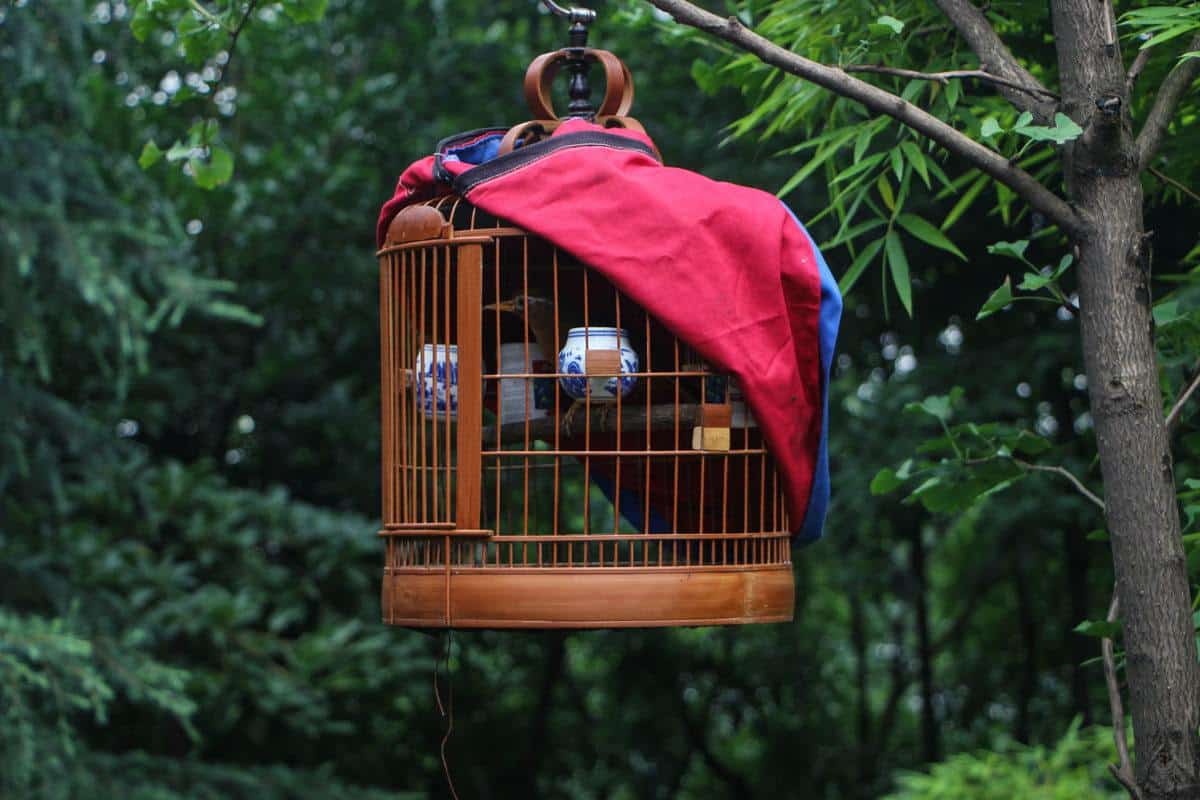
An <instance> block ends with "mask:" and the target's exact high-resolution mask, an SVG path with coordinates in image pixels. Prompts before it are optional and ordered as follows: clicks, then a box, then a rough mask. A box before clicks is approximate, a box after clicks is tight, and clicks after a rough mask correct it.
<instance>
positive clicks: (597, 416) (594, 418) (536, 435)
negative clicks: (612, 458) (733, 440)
mask: <svg viewBox="0 0 1200 800" xmlns="http://www.w3.org/2000/svg"><path fill="white" fill-rule="evenodd" d="M565 416H566V409H563V413H562V414H560V415H559V418H558V433H559V435H560V437H561V438H564V439H567V438H572V437H575V436H582V435H583V433H584V431H585V430H587V426H588V421H589V418H590V422H591V432H592V433H600V434H605V433H616V432H617V405H616V403H592V406H591V409H590V413H588V412H585V411H584V408H583V406H582V405H580V407H579V412H578V413H577V414H576V415H575V419H573V420H571V424H570V426H567V425H563V424H562V422H563V419H564V417H565ZM675 419H676V417H675V405H674V404H671V405H655V406H651V407H650V413H649V414H647V413H646V406H645V405H638V404H636V403H622V404H621V432H622V433H634V432H644V431H645V430H646V429H647V427H649V429H650V430H652V431H656V430H666V431H669V430H674V429H675ZM528 424H529V439H530V440H531V441H532V440H533V439H541V440H543V441H547V442H553V441H554V433H555V419H554V416H553V415H551V416H548V417H542V418H540V419H531V420H529V423H528ZM699 424H700V406H699V405H696V404H691V403H688V404H682V403H681V404H680V406H679V428H680V430H683V431H689V432H690V430H691V428H692V427H693V426H695V425H699ZM525 426H526V423H525V420H521V421H519V422H508V423H505V424H504V425H501V426H500V443H501V444H513V443H516V442H524V441H525V429H526V428H525ZM689 437H690V433H689ZM680 441H681V442H682V441H684V439H682V438H681V439H680ZM687 441H691V440H690V438H688V439H687ZM483 449H484V450H495V449H496V426H495V425H489V426H487V427H486V428H484V429H483Z"/></svg>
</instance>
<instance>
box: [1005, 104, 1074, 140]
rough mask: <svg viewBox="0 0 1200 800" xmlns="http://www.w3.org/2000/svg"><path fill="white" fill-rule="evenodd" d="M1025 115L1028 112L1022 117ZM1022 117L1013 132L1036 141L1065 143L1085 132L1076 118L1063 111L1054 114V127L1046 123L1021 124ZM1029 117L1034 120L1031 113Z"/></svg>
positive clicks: (1022, 116)
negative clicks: (1076, 121)
mask: <svg viewBox="0 0 1200 800" xmlns="http://www.w3.org/2000/svg"><path fill="white" fill-rule="evenodd" d="M1026 113H1028V112H1026ZM1025 116H1026V114H1022V115H1021V119H1024V118H1025ZM1021 119H1018V120H1017V124H1016V125H1015V126H1014V127H1013V132H1014V133H1019V134H1021V135H1022V136H1025V137H1027V138H1029V139H1032V140H1034V141H1035V142H1055V143H1057V144H1065V143H1066V142H1069V141H1071V140H1072V139H1077V138H1078V137H1079V135H1080V134H1081V133H1083V128H1081V127H1079V126H1078V125H1077V124H1075V120H1073V119H1071V118H1070V117H1068V116H1067V115H1066V114H1064V113H1062V112H1061V111H1060V112H1058V113H1057V114H1055V115H1054V127H1052V128H1048V127H1046V126H1044V125H1029V124H1021ZM1029 119H1031V120H1032V119H1033V116H1032V115H1029Z"/></svg>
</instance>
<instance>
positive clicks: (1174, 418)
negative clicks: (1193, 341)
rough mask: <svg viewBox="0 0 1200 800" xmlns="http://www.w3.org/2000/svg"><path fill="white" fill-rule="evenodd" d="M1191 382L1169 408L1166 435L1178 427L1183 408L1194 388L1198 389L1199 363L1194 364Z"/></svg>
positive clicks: (1194, 391)
mask: <svg viewBox="0 0 1200 800" xmlns="http://www.w3.org/2000/svg"><path fill="white" fill-rule="evenodd" d="M1193 372H1194V374H1193V375H1192V381H1191V383H1189V384H1188V387H1187V388H1186V389H1184V390H1183V394H1181V395H1179V398H1178V399H1177V400H1176V401H1175V405H1173V406H1171V411H1170V413H1168V414H1167V435H1168V436H1169V435H1171V434H1172V433H1174V432H1175V428H1177V427H1178V426H1179V417H1180V415H1182V414H1183V407H1184V406H1185V405H1187V401H1188V400H1190V399H1191V397H1192V395H1193V394H1195V393H1196V388H1197V387H1200V361H1198V362H1196V366H1195V368H1194V369H1193Z"/></svg>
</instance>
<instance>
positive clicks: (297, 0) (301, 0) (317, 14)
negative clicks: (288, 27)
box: [282, 0, 329, 22]
mask: <svg viewBox="0 0 1200 800" xmlns="http://www.w3.org/2000/svg"><path fill="white" fill-rule="evenodd" d="M282 6H283V13H285V14H287V15H288V16H289V17H291V18H292V20H293V21H295V22H317V21H318V20H320V19H321V18H322V17H324V16H325V9H326V8H328V7H329V0H283V2H282Z"/></svg>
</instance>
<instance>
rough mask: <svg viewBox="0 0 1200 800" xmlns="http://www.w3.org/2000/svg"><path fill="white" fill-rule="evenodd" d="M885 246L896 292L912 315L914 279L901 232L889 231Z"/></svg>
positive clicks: (901, 302)
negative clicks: (909, 271) (909, 269)
mask: <svg viewBox="0 0 1200 800" xmlns="http://www.w3.org/2000/svg"><path fill="white" fill-rule="evenodd" d="M884 248H885V250H884V254H885V255H886V256H887V264H888V269H889V271H890V272H891V274H892V284H893V285H894V286H895V287H896V294H897V295H899V297H900V304H901V305H903V306H904V310H905V311H907V312H908V315H909V316H910V317H911V316H912V279H911V278H910V277H909V274H908V257H907V256H906V255H905V254H904V243H903V242H901V241H900V234H898V233H896V231H894V230H891V231H888V235H887V239H886V240H885V242H884Z"/></svg>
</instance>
